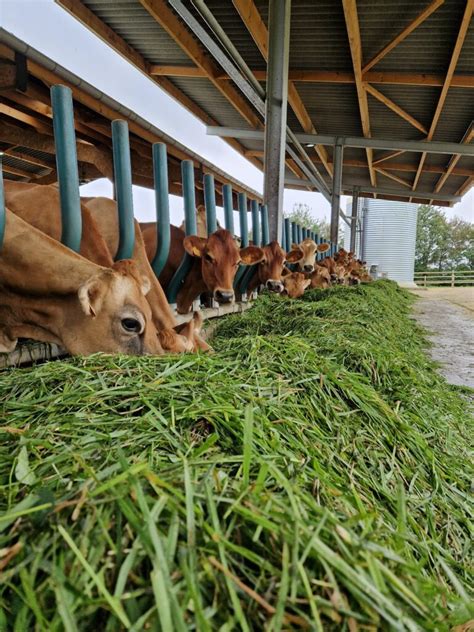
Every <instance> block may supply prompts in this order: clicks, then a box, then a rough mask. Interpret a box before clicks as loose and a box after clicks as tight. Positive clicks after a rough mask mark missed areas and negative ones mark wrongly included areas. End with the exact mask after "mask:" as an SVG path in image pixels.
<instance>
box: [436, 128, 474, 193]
mask: <svg viewBox="0 0 474 632" xmlns="http://www.w3.org/2000/svg"><path fill="white" fill-rule="evenodd" d="M472 140H474V123H471V125H470V126H469V129H468V130H467V132H466V133H465V134H464V137H463V139H462V140H461V143H466V144H469V143H470V142H471V141H472ZM460 158H461V156H460V154H454V156H451V159H450V161H449V163H448V166H447V168H446V171H445V172H444V173H443V175H442V176H441V178H440V179H439V180H438V182H437V183H436V186H435V189H434V190H435V191H436V193H438V192H439V191H441V189H442V187H443V186H444V184H445V182H446V180H447V179H448V178H449V176H450V175H451V174H452V173H453V172H454V169H455V167H456V165H457V164H458V162H459V159H460ZM425 170H426V167H425Z"/></svg>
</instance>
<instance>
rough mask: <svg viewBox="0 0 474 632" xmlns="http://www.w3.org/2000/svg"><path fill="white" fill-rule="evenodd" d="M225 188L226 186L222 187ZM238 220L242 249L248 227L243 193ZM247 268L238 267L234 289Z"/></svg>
mask: <svg viewBox="0 0 474 632" xmlns="http://www.w3.org/2000/svg"><path fill="white" fill-rule="evenodd" d="M224 186H227V185H224ZM239 219H240V243H241V247H242V248H246V247H247V246H248V245H249V226H248V209H247V196H246V195H245V193H239ZM246 269H247V266H240V267H239V269H238V270H237V274H236V275H235V278H234V289H237V288H238V287H239V284H240V282H241V280H242V277H243V276H244V274H245V270H246Z"/></svg>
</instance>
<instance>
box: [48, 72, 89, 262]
mask: <svg viewBox="0 0 474 632" xmlns="http://www.w3.org/2000/svg"><path fill="white" fill-rule="evenodd" d="M51 107H52V112H53V129H54V145H55V149H56V168H57V174H58V182H59V198H60V201H61V226H62V228H61V243H63V244H64V245H65V246H67V247H68V248H70V249H71V250H74V251H75V252H79V249H80V247H81V234H82V216H81V200H80V193H79V174H78V169H77V151H76V133H75V128H74V112H73V105H72V91H71V89H70V88H67V87H66V86H60V85H58V86H52V88H51Z"/></svg>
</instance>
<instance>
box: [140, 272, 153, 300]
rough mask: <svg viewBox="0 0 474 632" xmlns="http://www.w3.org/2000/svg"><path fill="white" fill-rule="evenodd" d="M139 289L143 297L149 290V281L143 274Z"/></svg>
mask: <svg viewBox="0 0 474 632" xmlns="http://www.w3.org/2000/svg"><path fill="white" fill-rule="evenodd" d="M140 289H141V291H142V293H143V296H146V295H147V294H148V292H149V291H150V290H151V281H150V279H149V278H148V277H147V276H146V275H145V274H142V275H141V284H140Z"/></svg>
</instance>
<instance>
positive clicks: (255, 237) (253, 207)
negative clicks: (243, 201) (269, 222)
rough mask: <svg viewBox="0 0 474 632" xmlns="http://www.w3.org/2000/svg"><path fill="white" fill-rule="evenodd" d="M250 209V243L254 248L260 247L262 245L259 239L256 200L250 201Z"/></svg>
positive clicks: (258, 218)
mask: <svg viewBox="0 0 474 632" xmlns="http://www.w3.org/2000/svg"><path fill="white" fill-rule="evenodd" d="M250 208H251V210H252V241H253V245H254V246H260V245H261V243H262V240H261V237H260V215H259V212H258V202H257V200H251V202H250Z"/></svg>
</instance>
